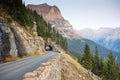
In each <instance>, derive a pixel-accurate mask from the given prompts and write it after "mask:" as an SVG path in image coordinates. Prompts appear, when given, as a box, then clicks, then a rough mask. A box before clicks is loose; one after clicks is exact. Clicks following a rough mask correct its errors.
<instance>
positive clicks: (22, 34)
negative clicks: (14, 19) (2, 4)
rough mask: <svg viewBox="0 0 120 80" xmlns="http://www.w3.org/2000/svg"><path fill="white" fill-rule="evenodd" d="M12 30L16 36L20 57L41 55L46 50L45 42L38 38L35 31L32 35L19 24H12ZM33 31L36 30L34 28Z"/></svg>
mask: <svg viewBox="0 0 120 80" xmlns="http://www.w3.org/2000/svg"><path fill="white" fill-rule="evenodd" d="M11 30H12V31H13V33H14V36H15V43H16V45H17V49H18V54H19V56H23V55H30V54H32V53H36V52H37V53H40V52H42V51H43V50H44V40H43V39H42V38H41V37H38V36H37V34H36V32H35V31H34V32H33V33H34V34H33V35H31V34H30V33H28V32H27V31H26V30H25V29H23V28H22V27H20V25H18V24H17V23H12V26H11ZM33 30H36V29H34V27H33Z"/></svg>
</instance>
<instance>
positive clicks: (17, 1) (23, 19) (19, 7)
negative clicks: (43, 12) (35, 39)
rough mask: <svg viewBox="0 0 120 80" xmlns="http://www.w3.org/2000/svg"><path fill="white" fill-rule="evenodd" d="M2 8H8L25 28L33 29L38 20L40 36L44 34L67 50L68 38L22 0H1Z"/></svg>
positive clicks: (11, 14)
mask: <svg viewBox="0 0 120 80" xmlns="http://www.w3.org/2000/svg"><path fill="white" fill-rule="evenodd" d="M0 9H1V10H2V9H3V10H6V12H7V13H8V14H9V15H10V16H11V17H12V19H13V20H15V21H17V22H18V23H19V24H21V25H22V26H24V27H25V29H28V28H29V29H30V30H31V29H32V26H33V24H34V22H36V25H37V32H38V36H42V37H43V38H44V39H45V40H47V39H48V38H50V39H51V40H52V41H54V42H56V43H57V44H59V45H60V46H62V48H63V49H65V50H67V41H66V38H64V37H62V35H61V34H59V33H58V31H56V30H55V29H54V28H51V25H50V24H49V23H46V22H45V21H44V19H43V18H42V16H39V15H38V14H37V13H36V12H35V11H31V10H29V9H27V8H26V7H25V4H24V3H23V2H22V0H0Z"/></svg>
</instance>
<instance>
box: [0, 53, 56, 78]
mask: <svg viewBox="0 0 120 80" xmlns="http://www.w3.org/2000/svg"><path fill="white" fill-rule="evenodd" d="M57 54H58V52H52V51H49V52H47V54H45V55H42V56H34V57H28V58H25V59H22V60H18V61H13V62H8V63H4V64H0V80H22V77H23V75H24V74H25V73H27V72H31V71H33V70H35V69H37V68H38V67H39V66H40V64H41V63H43V62H47V61H48V60H49V59H51V58H52V57H54V56H56V55H57Z"/></svg>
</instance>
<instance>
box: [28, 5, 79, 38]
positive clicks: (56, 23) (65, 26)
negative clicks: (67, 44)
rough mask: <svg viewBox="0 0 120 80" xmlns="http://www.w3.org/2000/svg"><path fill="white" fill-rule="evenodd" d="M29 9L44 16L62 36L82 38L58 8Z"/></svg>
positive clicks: (42, 6) (37, 6)
mask: <svg viewBox="0 0 120 80" xmlns="http://www.w3.org/2000/svg"><path fill="white" fill-rule="evenodd" d="M27 7H28V8H29V9H31V10H33V11H36V12H37V14H39V15H40V16H43V18H44V20H45V21H46V22H48V23H50V24H51V25H52V27H54V28H55V29H56V30H58V32H59V33H60V34H62V35H63V36H64V37H67V38H80V36H79V35H78V33H77V32H76V31H75V30H74V29H73V27H72V25H71V24H70V23H69V21H67V20H65V19H64V18H63V16H62V15H61V12H60V10H59V9H58V7H57V6H50V5H48V4H40V5H32V4H29V5H28V6H27Z"/></svg>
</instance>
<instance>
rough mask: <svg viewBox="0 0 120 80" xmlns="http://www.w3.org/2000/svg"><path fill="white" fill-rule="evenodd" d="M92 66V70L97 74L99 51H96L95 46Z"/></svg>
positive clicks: (98, 69)
mask: <svg viewBox="0 0 120 80" xmlns="http://www.w3.org/2000/svg"><path fill="white" fill-rule="evenodd" d="M93 66H94V68H93V72H94V73H95V74H97V75H99V72H100V58H99V53H98V48H97V47H96V48H95V56H94V65H93Z"/></svg>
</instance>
